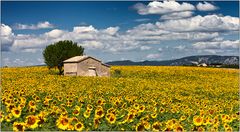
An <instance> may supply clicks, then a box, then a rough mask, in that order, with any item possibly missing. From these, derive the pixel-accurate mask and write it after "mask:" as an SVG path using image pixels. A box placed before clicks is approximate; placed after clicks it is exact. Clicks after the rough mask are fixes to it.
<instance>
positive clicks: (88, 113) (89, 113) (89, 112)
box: [83, 110, 91, 118]
mask: <svg viewBox="0 0 240 132" xmlns="http://www.w3.org/2000/svg"><path fill="white" fill-rule="evenodd" d="M90 115H91V111H90V110H86V111H85V112H84V113H83V116H84V117H85V118H89V117H90Z"/></svg>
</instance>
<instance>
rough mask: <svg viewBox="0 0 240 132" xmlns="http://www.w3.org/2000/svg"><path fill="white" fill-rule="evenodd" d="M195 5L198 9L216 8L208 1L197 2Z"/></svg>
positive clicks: (209, 9) (208, 9)
mask: <svg viewBox="0 0 240 132" xmlns="http://www.w3.org/2000/svg"><path fill="white" fill-rule="evenodd" d="M196 7H197V9H198V10H199V11H213V10H216V9H217V7H216V6H214V5H213V4H211V3H208V2H203V3H202V2H199V3H198V4H197V6H196Z"/></svg>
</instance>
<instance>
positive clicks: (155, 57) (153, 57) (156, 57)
mask: <svg viewBox="0 0 240 132" xmlns="http://www.w3.org/2000/svg"><path fill="white" fill-rule="evenodd" d="M159 57H160V54H158V53H156V54H148V55H147V56H146V58H147V59H158V58H159Z"/></svg>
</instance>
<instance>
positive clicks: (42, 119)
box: [37, 111, 47, 126]
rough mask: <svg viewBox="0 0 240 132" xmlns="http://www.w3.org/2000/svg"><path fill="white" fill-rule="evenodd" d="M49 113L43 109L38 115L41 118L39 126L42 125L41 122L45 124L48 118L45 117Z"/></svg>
mask: <svg viewBox="0 0 240 132" xmlns="http://www.w3.org/2000/svg"><path fill="white" fill-rule="evenodd" d="M46 115H47V113H46V112H43V111H41V112H40V113H39V114H38V115H37V117H38V119H39V122H38V125H39V126H41V124H43V123H44V122H45V121H46V120H47V118H46V117H45V116H46Z"/></svg>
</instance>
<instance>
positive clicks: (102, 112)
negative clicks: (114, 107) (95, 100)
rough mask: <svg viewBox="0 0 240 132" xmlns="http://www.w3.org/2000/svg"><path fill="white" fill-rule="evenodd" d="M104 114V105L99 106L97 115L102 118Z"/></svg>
mask: <svg viewBox="0 0 240 132" xmlns="http://www.w3.org/2000/svg"><path fill="white" fill-rule="evenodd" d="M103 116H104V111H103V108H102V107H97V109H96V111H95V117H97V118H102V117H103Z"/></svg>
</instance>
